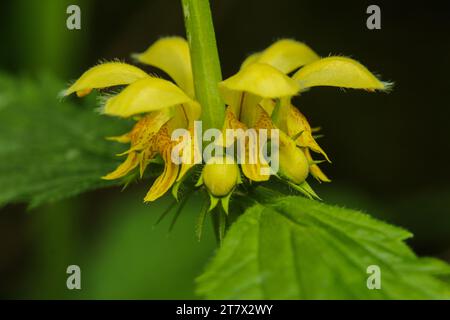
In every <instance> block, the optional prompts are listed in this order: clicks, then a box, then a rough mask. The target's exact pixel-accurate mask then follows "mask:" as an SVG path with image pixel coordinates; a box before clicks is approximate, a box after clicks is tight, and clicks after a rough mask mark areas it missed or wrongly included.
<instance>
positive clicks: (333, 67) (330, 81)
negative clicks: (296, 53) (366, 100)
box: [293, 57, 390, 91]
mask: <svg viewBox="0 0 450 320" xmlns="http://www.w3.org/2000/svg"><path fill="white" fill-rule="evenodd" d="M293 79H294V80H296V81H297V82H298V84H299V85H300V87H301V89H302V90H304V89H306V88H310V87H316V86H333V87H342V88H353V89H365V90H369V91H374V90H387V89H389V87H390V84H389V83H386V82H381V81H380V80H378V79H377V78H376V77H375V76H374V75H373V74H372V73H371V72H370V71H369V70H367V68H366V67H364V66H363V65H362V64H360V63H359V62H357V61H355V60H353V59H349V58H345V57H328V58H324V59H320V60H318V61H315V62H312V63H310V64H308V65H306V66H304V67H303V68H302V69H300V70H299V71H297V72H296V73H295V74H294V76H293Z"/></svg>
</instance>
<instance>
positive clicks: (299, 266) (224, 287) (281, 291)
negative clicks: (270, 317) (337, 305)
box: [197, 196, 450, 299]
mask: <svg viewBox="0 0 450 320" xmlns="http://www.w3.org/2000/svg"><path fill="white" fill-rule="evenodd" d="M410 236H411V234H410V233H409V232H407V231H405V230H403V229H401V228H398V227H395V226H392V225H389V224H386V223H384V222H381V221H378V220H375V219H373V218H371V217H370V216H368V215H366V214H363V213H361V212H358V211H355V210H350V209H345V208H339V207H335V206H329V205H326V204H323V203H319V202H316V201H313V200H308V199H305V198H302V197H292V196H290V197H281V198H279V199H277V200H274V199H272V200H271V201H270V202H269V203H265V204H260V203H258V204H255V205H254V206H253V207H251V208H250V209H248V210H247V211H246V212H245V213H244V214H243V215H242V216H241V217H240V218H239V219H238V220H237V221H236V223H235V224H233V225H232V226H231V228H230V230H229V232H228V234H227V236H226V237H225V239H224V242H223V245H222V247H221V248H220V249H219V250H218V252H217V255H216V256H215V258H214V259H213V260H212V262H211V263H210V264H209V266H208V267H207V269H206V271H205V272H204V274H203V275H201V276H200V277H199V278H198V279H197V281H198V287H197V291H198V293H199V294H200V295H202V296H204V297H206V298H209V299H443V298H450V288H449V286H448V285H447V284H446V283H445V282H443V281H441V280H440V279H439V276H440V275H444V274H449V273H450V268H449V266H448V265H447V264H445V263H443V262H441V261H438V260H435V259H430V258H427V259H421V258H417V257H416V255H415V254H414V253H413V252H412V251H411V250H410V249H409V247H408V246H407V245H406V244H405V243H404V240H405V239H406V238H408V237H410ZM371 265H377V266H379V267H380V270H381V278H380V279H381V289H379V290H378V289H372V290H370V289H368V287H367V279H368V277H369V276H370V275H371V274H368V273H367V268H368V266H371Z"/></svg>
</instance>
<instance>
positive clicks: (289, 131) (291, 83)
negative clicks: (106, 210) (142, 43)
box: [65, 37, 390, 211]
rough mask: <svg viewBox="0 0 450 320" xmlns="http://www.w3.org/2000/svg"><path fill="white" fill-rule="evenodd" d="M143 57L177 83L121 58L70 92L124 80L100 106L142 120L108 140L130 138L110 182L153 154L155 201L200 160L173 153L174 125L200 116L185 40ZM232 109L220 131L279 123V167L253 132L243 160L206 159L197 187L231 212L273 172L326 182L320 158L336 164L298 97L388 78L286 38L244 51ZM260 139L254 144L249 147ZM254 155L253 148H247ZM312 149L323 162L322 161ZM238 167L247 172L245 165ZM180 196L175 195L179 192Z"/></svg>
mask: <svg viewBox="0 0 450 320" xmlns="http://www.w3.org/2000/svg"><path fill="white" fill-rule="evenodd" d="M134 58H135V59H136V60H137V61H139V62H141V63H144V64H148V65H151V66H154V67H157V68H159V69H161V70H163V71H165V72H166V73H167V74H168V75H169V76H170V77H171V78H172V79H173V80H174V82H175V84H176V85H175V84H174V83H172V82H170V81H167V80H163V79H160V78H157V77H155V76H151V75H149V74H147V73H146V72H144V71H142V70H141V69H139V68H137V67H134V66H132V65H129V64H126V63H122V62H107V63H103V64H100V65H98V66H95V67H93V68H91V69H89V70H88V71H86V72H85V73H84V74H83V75H82V76H81V77H80V78H79V79H78V80H77V81H76V82H75V83H74V84H73V85H72V86H71V87H70V88H68V89H67V90H66V91H65V95H69V94H71V93H76V94H77V95H78V96H80V97H81V96H84V95H86V94H88V93H90V92H91V90H92V89H102V88H107V87H112V86H118V85H125V86H126V87H125V89H123V90H122V91H121V92H120V93H119V94H117V95H114V96H111V97H109V98H108V99H106V101H105V104H104V106H103V108H102V110H103V112H104V113H105V114H107V115H111V116H118V117H123V118H128V117H132V118H136V117H137V116H138V120H137V122H136V124H135V125H134V128H133V129H132V130H131V132H129V133H126V134H125V135H122V136H118V137H112V138H110V139H112V140H115V141H118V142H121V143H130V148H129V149H128V150H127V151H126V152H124V153H123V154H121V155H123V156H126V157H127V158H126V160H125V161H124V162H123V163H122V164H121V165H120V166H119V167H118V168H117V169H116V170H115V171H113V172H111V173H109V174H107V175H106V176H105V177H103V178H104V179H119V178H122V177H124V176H126V175H128V174H130V173H131V172H132V171H134V170H139V173H140V176H141V177H142V176H143V174H144V171H145V169H146V168H147V166H148V165H149V163H150V162H151V161H152V159H154V158H155V157H156V156H157V155H160V156H161V158H162V159H163V160H164V164H165V167H164V170H163V172H162V174H161V175H160V176H159V177H158V178H157V179H156V180H155V181H154V183H153V185H152V187H151V188H150V190H149V192H148V194H147V195H146V197H145V198H144V201H154V200H156V199H158V198H159V197H161V196H162V195H163V194H165V193H166V192H167V191H168V190H169V189H170V188H171V187H172V186H174V185H175V189H176V191H177V190H178V187H179V184H180V183H181V182H182V181H183V179H184V178H185V176H186V173H187V172H188V171H189V170H191V169H192V167H193V166H194V163H195V162H194V161H191V162H190V163H184V162H183V163H181V164H176V163H174V162H173V161H171V157H170V155H171V152H172V150H173V148H174V146H175V145H176V143H177V142H176V141H173V139H171V133H172V132H173V131H174V130H176V129H178V128H185V129H187V130H192V128H193V123H194V121H195V120H198V119H200V116H201V106H200V104H199V103H198V102H197V101H196V99H195V93H194V82H193V75H192V68H191V59H190V53H189V47H188V44H187V42H186V41H185V40H184V39H182V38H179V37H168V38H162V39H160V40H158V41H157V42H155V43H154V44H153V45H152V46H150V47H149V48H148V49H147V50H146V51H145V52H144V53H142V54H137V55H134ZM218 86H219V89H220V92H221V94H222V98H223V100H224V101H225V103H226V105H227V108H226V110H224V112H225V113H226V116H225V123H224V125H223V128H221V129H222V130H223V131H225V130H226V129H249V128H251V129H254V130H256V131H259V130H262V129H264V130H275V129H276V130H279V146H278V148H279V171H278V172H275V173H274V172H270V170H261V169H264V168H268V167H269V163H268V162H267V161H265V160H264V158H263V159H261V158H260V157H259V156H258V155H259V152H260V147H259V146H260V144H259V141H252V140H249V139H247V140H246V142H245V143H246V145H245V150H246V151H247V152H245V157H247V158H249V157H253V159H256V162H255V161H253V162H252V161H243V163H240V166H239V165H238V164H237V163H236V161H235V159H229V158H226V159H225V160H227V161H222V160H224V158H223V157H222V158H221V159H220V160H221V161H217V160H218V159H217V158H212V159H209V161H208V162H207V163H206V164H205V165H204V167H203V169H202V173H201V177H200V180H199V182H198V183H197V187H200V186H204V187H205V189H206V190H207V192H208V193H209V194H210V198H211V206H210V209H212V208H214V207H215V206H216V205H217V203H218V202H219V200H220V202H221V203H222V206H223V208H224V209H225V211H227V209H228V202H229V199H230V196H231V194H232V193H233V191H234V190H235V189H236V188H237V187H238V186H239V184H240V183H243V182H244V180H243V179H242V178H241V171H242V174H243V177H245V178H246V180H247V181H249V182H252V181H253V182H261V181H267V180H269V178H270V175H271V174H276V175H277V176H278V177H279V178H280V179H282V180H283V181H286V182H287V183H288V184H289V185H291V186H292V187H294V188H295V189H297V190H299V191H301V192H303V193H304V194H306V195H308V196H312V197H313V196H315V193H314V191H312V189H311V188H310V187H309V186H308V184H307V183H306V181H305V180H306V178H307V177H308V175H309V174H310V173H311V175H312V176H314V177H315V178H316V179H317V180H318V181H319V182H322V181H323V182H329V181H330V179H329V178H328V177H327V176H326V175H325V174H324V173H323V172H322V170H321V169H320V168H319V166H318V164H319V163H320V162H322V161H328V162H329V161H330V159H329V157H328V156H327V154H326V153H325V151H324V150H323V149H322V148H321V147H320V146H319V144H318V143H317V142H316V140H315V137H314V133H315V132H316V131H317V130H318V129H314V128H312V127H311V126H310V124H309V123H308V121H307V119H306V117H305V116H304V115H303V114H302V113H301V112H300V111H299V110H298V109H297V108H296V107H295V106H294V105H293V104H292V102H291V101H292V98H293V97H295V96H298V95H300V94H302V93H303V92H305V91H307V90H309V89H310V88H312V87H316V86H333V87H341V88H353V89H363V90H366V91H370V92H373V91H375V90H380V91H386V90H388V89H389V88H390V84H389V83H386V82H382V81H380V80H378V79H377V77H375V76H374V75H373V74H372V73H371V72H370V71H368V70H367V69H366V68H365V67H364V66H363V65H361V64H360V63H359V62H357V61H355V60H353V59H350V58H346V57H340V56H330V57H326V58H320V57H319V56H318V55H317V54H316V53H315V52H314V51H313V50H312V49H311V48H309V47H308V46H307V45H305V44H304V43H301V42H297V41H294V40H289V39H283V40H279V41H277V42H275V43H274V44H272V45H271V46H269V47H268V48H267V49H265V50H264V51H262V52H258V53H255V54H253V55H251V56H250V57H248V58H247V59H246V60H245V61H244V63H243V64H242V66H241V69H240V70H239V72H238V73H237V74H235V75H234V76H232V77H230V78H228V79H226V80H224V81H222V82H220V83H219V84H218ZM249 143H254V144H255V146H249V145H248V144H249ZM251 153H255V154H251ZM312 153H316V154H320V155H321V156H322V157H323V158H324V160H319V161H316V160H314V159H313V157H312ZM239 167H240V169H241V171H240V170H239ZM175 195H176V192H175Z"/></svg>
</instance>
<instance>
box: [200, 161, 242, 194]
mask: <svg viewBox="0 0 450 320" xmlns="http://www.w3.org/2000/svg"><path fill="white" fill-rule="evenodd" d="M202 176H203V184H204V185H205V186H206V188H207V189H208V191H209V192H210V193H211V194H212V195H213V196H215V197H225V196H226V195H228V194H229V193H230V192H231V191H232V190H233V188H234V187H235V185H236V184H237V183H238V181H239V167H238V165H237V164H236V163H235V162H234V160H233V159H232V158H229V157H225V158H223V157H214V158H211V159H210V160H209V161H208V162H207V164H206V165H205V167H204V168H203V174H202Z"/></svg>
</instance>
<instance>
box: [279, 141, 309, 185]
mask: <svg viewBox="0 0 450 320" xmlns="http://www.w3.org/2000/svg"><path fill="white" fill-rule="evenodd" d="M280 173H281V174H282V175H283V176H284V177H286V178H287V179H289V180H291V181H292V182H294V183H295V184H300V183H302V182H303V181H305V180H306V178H307V177H308V173H309V163H308V159H307V158H306V156H305V154H304V153H303V151H302V150H301V149H300V148H297V146H296V145H295V144H293V143H287V144H285V145H280Z"/></svg>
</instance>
